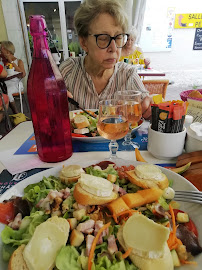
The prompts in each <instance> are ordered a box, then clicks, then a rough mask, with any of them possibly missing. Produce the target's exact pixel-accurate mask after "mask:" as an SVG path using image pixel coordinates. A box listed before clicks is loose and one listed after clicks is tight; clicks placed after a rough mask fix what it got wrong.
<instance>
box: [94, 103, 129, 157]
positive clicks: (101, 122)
mask: <svg viewBox="0 0 202 270" xmlns="http://www.w3.org/2000/svg"><path fill="white" fill-rule="evenodd" d="M97 129H98V132H99V134H100V135H101V136H102V137H104V138H105V139H108V140H111V141H110V143H109V150H110V156H109V158H108V159H109V160H114V159H118V157H117V155H116V153H117V150H118V143H117V142H116V140H118V139H121V138H123V137H124V136H125V135H126V134H127V133H128V131H129V123H128V115H127V108H126V104H120V102H119V101H118V100H117V99H110V100H102V101H100V102H99V118H98V124H97Z"/></svg>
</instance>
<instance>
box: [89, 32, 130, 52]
mask: <svg viewBox="0 0 202 270" xmlns="http://www.w3.org/2000/svg"><path fill="white" fill-rule="evenodd" d="M88 35H89V36H92V37H95V38H96V44H97V46H98V47H99V48H100V49H106V48H107V47H109V45H110V43H111V41H112V39H114V40H115V43H116V47H117V48H122V47H123V46H124V45H125V44H126V42H127V40H128V37H129V35H128V34H119V35H116V36H114V37H111V36H110V35H108V34H97V35H93V34H88Z"/></svg>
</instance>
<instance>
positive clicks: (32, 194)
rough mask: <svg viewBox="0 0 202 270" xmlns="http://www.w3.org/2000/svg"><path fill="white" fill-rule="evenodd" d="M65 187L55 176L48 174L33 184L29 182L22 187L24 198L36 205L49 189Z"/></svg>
mask: <svg viewBox="0 0 202 270" xmlns="http://www.w3.org/2000/svg"><path fill="white" fill-rule="evenodd" d="M64 188H66V185H65V184H63V183H62V182H61V181H60V180H59V179H58V178H57V177H54V176H49V177H47V178H46V177H45V176H44V177H43V179H42V180H41V181H40V182H38V183H35V184H30V185H28V186H27V187H26V188H25V189H24V197H23V198H24V199H27V200H28V201H30V202H31V203H33V204H34V205H36V204H37V203H38V202H39V201H40V200H41V199H42V198H45V197H46V196H47V195H48V193H49V192H50V190H58V191H59V190H61V189H64Z"/></svg>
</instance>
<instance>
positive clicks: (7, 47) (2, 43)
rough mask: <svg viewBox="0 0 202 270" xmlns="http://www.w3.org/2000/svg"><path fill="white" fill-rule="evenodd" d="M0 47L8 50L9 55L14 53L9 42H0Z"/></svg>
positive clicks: (13, 48) (13, 47)
mask: <svg viewBox="0 0 202 270" xmlns="http://www.w3.org/2000/svg"><path fill="white" fill-rule="evenodd" d="M0 44H1V47H4V48H5V49H6V50H8V51H9V52H10V53H11V54H13V55H14V53H15V46H14V45H13V43H12V42H11V41H1V42H0Z"/></svg>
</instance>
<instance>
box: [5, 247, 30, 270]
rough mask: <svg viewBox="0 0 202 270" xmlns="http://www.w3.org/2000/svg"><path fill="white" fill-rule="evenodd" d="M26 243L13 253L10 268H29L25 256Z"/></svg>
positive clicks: (20, 269) (16, 269) (10, 269)
mask: <svg viewBox="0 0 202 270" xmlns="http://www.w3.org/2000/svg"><path fill="white" fill-rule="evenodd" d="M24 248H25V245H21V246H19V247H18V248H17V249H16V250H15V251H14V252H13V254H12V256H11V257H10V260H9V264H8V270H29V269H28V267H27V264H26V262H25V260H24V257H23V250H24Z"/></svg>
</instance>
